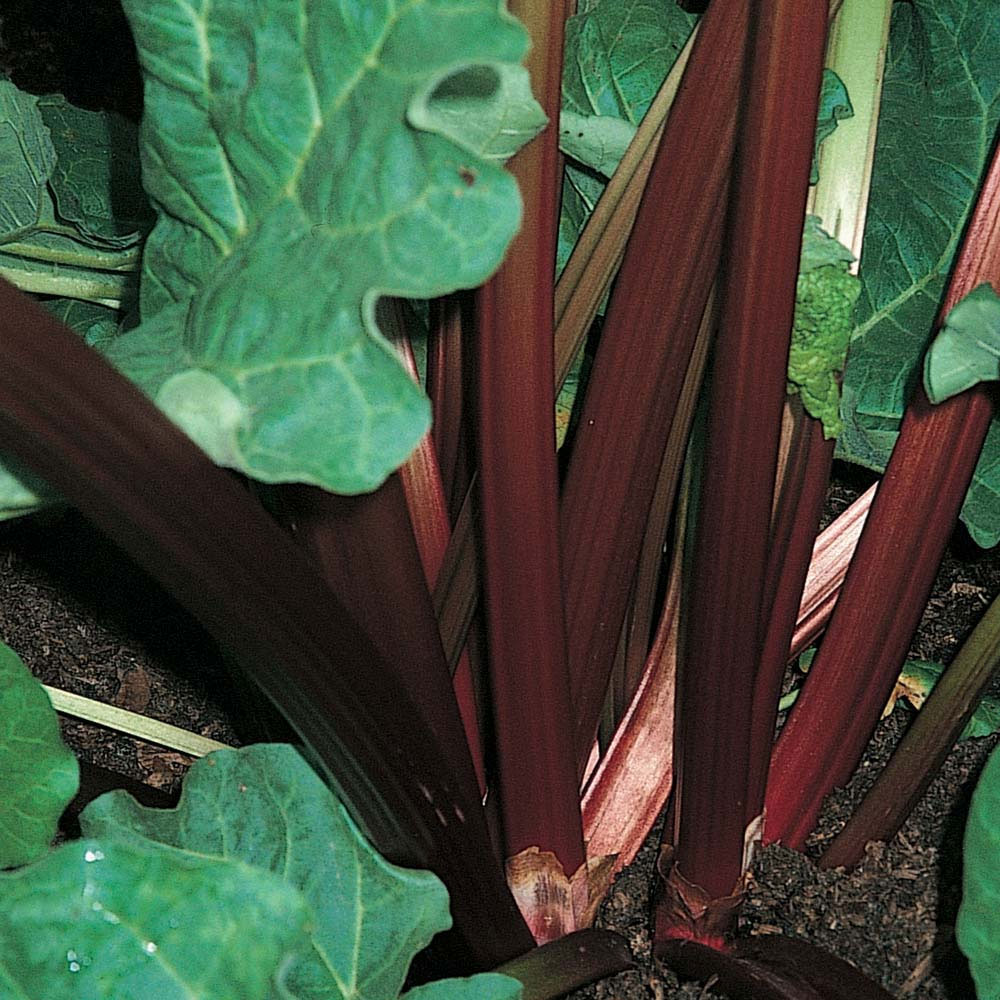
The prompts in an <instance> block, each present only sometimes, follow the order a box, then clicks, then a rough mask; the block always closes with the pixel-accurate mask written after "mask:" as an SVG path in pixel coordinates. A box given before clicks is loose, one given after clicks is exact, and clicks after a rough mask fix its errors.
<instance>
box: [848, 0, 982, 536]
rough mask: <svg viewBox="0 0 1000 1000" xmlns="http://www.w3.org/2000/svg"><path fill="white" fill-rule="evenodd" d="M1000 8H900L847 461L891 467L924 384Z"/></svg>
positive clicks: (939, 3)
mask: <svg viewBox="0 0 1000 1000" xmlns="http://www.w3.org/2000/svg"><path fill="white" fill-rule="evenodd" d="M998 13H1000V11H998V7H997V3H996V0H934V2H933V3H931V2H929V0H915V2H914V3H913V4H897V5H896V6H895V8H894V11H893V20H892V30H891V36H890V47H889V55H888V60H887V64H886V72H885V86H884V90H883V95H882V110H881V114H880V118H879V133H878V144H877V147H876V153H875V164H874V177H873V180H872V189H871V198H870V201H869V207H868V221H867V224H866V228H865V238H864V249H863V251H862V257H861V277H862V282H863V289H862V294H861V298H860V299H859V301H858V309H857V313H856V315H855V321H856V328H855V330H854V333H853V340H852V343H851V348H850V355H849V357H848V364H847V371H846V374H845V382H844V399H843V417H844V424H845V427H844V433H843V434H842V435H841V437H840V440H839V443H838V447H839V454H840V455H841V457H843V458H846V459H848V460H850V461H854V462H858V463H860V464H862V465H866V466H869V467H871V468H875V469H882V468H884V466H885V463H886V460H887V459H888V456H889V453H890V451H891V449H892V446H893V444H894V443H895V440H896V436H897V429H898V425H899V419H900V417H901V415H902V412H903V408H904V405H905V403H906V400H907V399H908V398H909V396H910V394H911V392H912V391H913V388H914V386H915V385H916V383H917V381H918V379H919V377H920V358H921V355H922V352H923V350H924V348H925V347H926V345H927V342H928V340H929V338H930V335H931V328H932V324H933V321H934V317H935V314H936V312H937V310H938V307H939V304H940V300H941V296H942V293H943V291H944V287H945V282H946V280H947V276H948V272H949V270H950V268H951V265H952V262H953V260H954V258H955V254H956V251H957V248H958V241H959V238H960V236H961V233H962V228H963V226H964V224H965V221H966V219H967V218H968V215H969V212H970V210H971V206H972V203H973V200H974V197H975V194H976V191H977V189H978V185H979V182H980V178H981V177H982V174H983V169H984V165H985V162H986V158H987V155H988V154H989V152H990V149H991V147H992V145H993V142H994V140H995V137H996V132H997V125H998V122H1000V16H998ZM998 458H1000V432H998V430H997V426H996V424H994V426H993V427H992V428H991V430H990V433H989V436H988V438H987V443H986V449H985V451H984V454H983V458H982V460H981V461H980V464H979V466H978V468H977V470H976V474H975V477H974V480H973V484H972V487H971V489H970V491H969V495H968V497H967V498H966V501H965V506H964V508H963V511H962V517H963V519H964V520H965V522H966V524H967V525H968V527H969V530H970V532H971V533H972V535H973V537H974V538H975V539H976V541H977V542H979V544H981V545H984V546H989V545H994V544H995V543H996V542H997V541H998V540H1000V461H998Z"/></svg>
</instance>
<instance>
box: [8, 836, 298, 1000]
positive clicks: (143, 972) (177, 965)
mask: <svg viewBox="0 0 1000 1000" xmlns="http://www.w3.org/2000/svg"><path fill="white" fill-rule="evenodd" d="M308 918H309V910H308V907H307V906H306V904H305V901H304V900H303V898H302V895H301V893H300V892H298V891H297V890H296V889H294V888H292V887H291V886H289V885H287V884H286V883H285V882H283V881H282V880H281V879H280V878H276V877H275V876H274V875H272V874H271V873H269V872H264V871H260V870H259V869H255V868H252V867H250V866H249V865H245V864H241V863H239V862H234V861H222V860H219V859H218V858H206V857H199V856H197V855H196V854H191V853H185V852H182V851H177V850H174V849H172V848H169V847H163V846H161V845H158V844H152V843H149V842H141V843H140V842H133V843H122V842H116V841H104V840H78V841H74V842H73V843H71V844H65V845H64V846H62V847H60V848H59V849H58V850H56V851H53V852H52V853H51V854H49V856H48V857H47V858H45V859H44V860H42V861H39V862H36V863H35V864H33V865H29V866H28V867H26V868H22V869H20V870H19V871H16V872H10V873H7V874H4V875H0V942H2V947H0V995H2V996H4V997H11V998H13V997H37V998H41V997H44V998H45V1000H152V998H155V1000H192V998H195V997H197V1000H265V998H267V997H271V996H274V995H275V994H274V993H272V988H273V983H274V981H275V976H276V974H280V970H281V969H282V966H283V965H284V964H285V963H286V960H287V959H288V958H289V957H290V955H291V953H292V952H294V951H295V950H297V949H298V948H301V947H302V944H303V941H304V926H305V923H306V921H307V919H308Z"/></svg>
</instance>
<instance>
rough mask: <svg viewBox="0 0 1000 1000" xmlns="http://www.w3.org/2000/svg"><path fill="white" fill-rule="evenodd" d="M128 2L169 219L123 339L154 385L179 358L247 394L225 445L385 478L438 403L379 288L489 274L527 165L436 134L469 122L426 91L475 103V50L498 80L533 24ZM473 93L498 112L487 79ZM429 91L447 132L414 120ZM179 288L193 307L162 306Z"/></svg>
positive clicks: (347, 482) (261, 459) (430, 292)
mask: <svg viewBox="0 0 1000 1000" xmlns="http://www.w3.org/2000/svg"><path fill="white" fill-rule="evenodd" d="M124 7H125V12H126V15H127V16H128V18H129V21H130V23H131V25H132V29H133V33H134V35H135V39H136V43H137V46H138V49H139V56H140V61H141V63H142V66H143V69H144V74H145V81H146V91H145V118H144V121H143V133H142V153H143V164H144V172H143V182H144V184H145V186H146V189H147V191H148V192H149V194H150V196H151V198H152V200H153V202H154V205H155V206H156V208H157V210H158V212H159V219H158V222H157V224H156V226H155V228H154V230H153V232H152V233H151V235H150V237H149V240H148V242H147V245H146V253H145V256H144V263H143V267H144V271H143V284H142V314H143V319H144V321H145V322H144V323H143V325H141V326H140V327H139V328H138V329H137V330H135V331H134V332H132V333H130V334H127V335H126V336H124V337H122V338H120V339H119V340H118V341H117V342H116V344H115V350H114V352H113V354H112V355H111V356H112V360H113V361H114V362H115V363H116V364H117V365H119V366H120V367H121V368H122V369H123V370H124V371H125V372H126V373H127V374H129V375H130V376H132V377H133V378H135V379H136V381H138V382H139V384H140V385H141V386H142V387H143V388H144V389H145V390H146V392H147V393H149V395H151V396H152V397H153V398H154V399H158V398H159V394H160V392H161V389H162V387H163V385H164V383H166V382H167V381H168V380H169V379H171V378H172V377H174V376H176V375H178V374H180V373H182V372H185V371H191V370H200V371H203V372H206V373H208V374H209V375H210V376H212V377H213V378H215V379H217V380H218V381H219V382H220V383H221V384H222V385H223V386H225V388H226V389H228V390H229V392H230V393H232V394H233V395H234V396H235V397H236V398H237V399H238V400H239V403H240V406H241V412H242V419H241V421H240V423H239V426H238V428H237V429H236V435H235V437H236V441H237V449H238V453H237V454H236V455H234V456H230V458H231V461H230V463H229V464H232V465H234V466H236V467H238V468H240V469H242V470H243V471H244V472H247V473H248V474H249V475H251V476H254V477H256V478H258V479H261V480H265V481H269V482H275V481H287V480H293V481H300V482H309V483H315V484H319V485H322V486H325V487H327V488H329V489H332V490H335V491H337V492H346V493H354V492H359V491H364V490H370V489H372V488H374V487H375V486H377V485H378V484H379V483H380V482H381V481H382V479H384V478H385V476H386V475H388V474H389V473H390V472H391V471H392V470H393V469H395V468H396V467H397V466H398V465H399V464H400V463H401V462H402V461H403V460H404V459H405V458H406V456H407V455H408V454H409V452H410V451H411V450H412V448H413V447H414V445H415V444H416V443H417V441H418V440H419V439H420V437H421V436H422V435H423V433H424V432H425V430H426V429H427V425H428V421H429V406H428V403H427V401H426V399H425V398H424V397H423V396H422V394H421V393H420V392H419V390H418V389H417V388H416V387H415V386H414V385H413V384H412V382H411V380H410V379H409V378H408V376H407V375H406V373H405V372H404V371H403V370H402V368H401V367H400V365H399V364H398V362H397V361H396V359H395V357H394V355H393V353H392V351H391V350H390V349H389V348H388V347H387V345H386V344H385V342H384V341H383V339H382V338H381V335H380V334H379V331H378V329H377V327H376V324H375V319H374V303H375V299H376V297H377V296H378V295H380V294H391V295H402V296H408V297H415V298H426V297H431V296H436V295H441V294H444V293H446V292H448V291H451V290H453V289H455V288H459V287H470V286H474V285H476V284H479V283H480V282H481V281H483V280H484V279H485V278H486V277H487V276H488V275H489V274H490V273H491V272H492V271H493V270H494V269H495V268H496V267H497V265H498V264H499V262H500V260H501V257H502V255H503V252H504V250H505V248H506V246H507V244H508V242H509V240H510V239H511V237H512V236H513V234H514V232H515V231H516V229H517V226H518V223H519V215H520V208H519V199H518V195H517V190H516V187H515V185H514V182H513V179H512V178H511V177H510V176H509V175H508V174H507V173H505V172H504V171H503V170H502V169H501V168H500V167H499V166H498V165H497V164H495V163H493V162H490V161H488V160H486V159H483V158H482V157H480V156H479V155H478V154H476V153H474V152H472V150H471V148H470V147H472V146H475V145H476V144H477V143H478V142H480V141H481V139H482V136H481V135H480V134H478V133H477V134H472V133H470V134H469V136H468V137H467V139H466V141H465V142H464V143H463V144H462V145H458V144H456V142H454V141H453V139H451V138H448V137H446V136H444V135H441V134H438V132H441V131H445V132H447V133H448V134H449V135H453V134H454V132H455V129H456V128H457V127H458V126H456V125H455V123H454V122H450V123H449V124H448V125H447V127H446V126H445V125H444V120H445V116H444V115H443V113H442V111H441V107H440V104H441V102H440V101H437V102H435V100H433V99H431V100H430V101H429V102H428V97H429V95H433V94H435V92H437V93H438V94H440V93H442V92H446V93H447V94H448V97H449V100H455V101H461V102H463V103H464V106H465V108H467V109H468V112H469V116H470V118H471V117H474V108H475V106H476V104H477V94H476V93H474V92H472V93H469V94H468V95H463V94H460V93H459V92H458V90H459V89H460V88H459V85H460V83H461V82H462V81H464V82H465V84H466V85H468V86H470V87H473V85H475V84H476V81H477V80H481V78H482V76H483V73H480V72H471V71H470V69H471V67H486V68H487V70H489V71H491V72H493V73H494V74H495V75H496V76H497V78H498V79H504V78H505V74H506V73H507V72H508V70H507V69H506V68H505V67H508V66H509V65H510V64H515V63H517V62H518V61H519V60H520V59H521V57H522V55H523V53H524V51H525V47H526V41H527V40H526V37H525V33H524V31H523V29H522V28H521V26H520V25H519V24H518V23H517V22H516V21H514V20H513V18H511V17H510V16H509V15H507V14H506V13H505V12H504V11H503V10H502V5H501V4H500V3H499V2H498V0H469V2H465V3H462V4H458V5H456V4H454V3H452V2H444V0H422V2H415V3H411V4H407V5H405V6H402V7H398V8H397V7H394V6H389V5H370V4H364V5H347V4H332V5H331V4H326V5H315V4H306V3H305V2H304V0H283V2H280V3H279V2H273V3H268V4H256V5H247V4H245V3H243V2H242V0H216V2H213V3H209V2H207V0H197V2H195V3H182V2H180V0H127V2H126V3H125V4H124ZM487 75H488V74H487ZM449 80H450V81H451V82H448V81H449ZM455 81H458V82H455ZM478 96H479V100H480V101H481V102H482V103H483V107H484V108H485V113H486V114H487V115H492V116H493V118H494V120H495V118H496V114H495V112H496V110H497V109H496V107H495V102H494V103H493V104H491V101H493V96H494V95H487V96H486V97H483V95H482V94H480V95H478ZM435 103H437V105H438V106H437V109H436V110H435ZM522 103H523V102H522ZM428 108H430V115H431V123H432V124H433V127H434V128H435V129H436V130H437V131H434V132H430V131H426V130H424V129H420V128H416V127H414V125H413V124H412V122H413V119H414V117H415V118H416V119H420V118H421V114H422V113H425V114H426V113H427V112H428ZM463 113H464V112H463ZM424 120H425V124H427V123H428V122H427V119H426V118H425V119H424ZM169 305H181V306H183V308H180V309H179V310H175V311H174V312H172V313H171V320H172V323H171V325H169V326H168V325H167V323H166V321H165V320H163V319H161V317H160V315H159V314H160V313H161V311H163V310H164V309H165V307H167V306H169ZM148 322H154V323H157V324H158V325H157V327H156V329H155V330H151V329H150V328H149V327H148V326H147V323H148ZM164 338H168V339H169V340H170V341H171V346H166V347H165V346H164V345H163V344H162V340H163V339H164ZM174 388H175V390H176V383H175V384H174ZM180 396H181V394H180V393H178V392H175V393H174V394H173V395H172V396H171V399H172V400H173V402H174V403H175V404H177V405H178V406H180V407H181V408H182V409H184V410H185V411H187V410H188V409H189V407H188V406H187V403H186V402H184V401H183V400H181V399H180ZM218 396H219V398H224V399H227V400H228V397H226V396H225V395H224V394H222V393H219V394H218ZM178 412H179V411H177V410H175V411H174V412H170V411H168V414H169V415H171V416H174V415H175V413H178ZM203 425H204V422H202V426H203ZM188 429H189V431H190V430H191V429H192V428H191V426H190V424H189V426H188ZM199 443H201V444H205V445H206V446H211V444H210V443H207V442H205V441H204V440H200V441H199Z"/></svg>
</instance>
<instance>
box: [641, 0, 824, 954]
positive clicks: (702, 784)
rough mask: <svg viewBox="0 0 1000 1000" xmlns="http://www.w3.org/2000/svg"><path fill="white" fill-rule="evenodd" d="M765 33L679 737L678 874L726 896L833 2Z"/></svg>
mask: <svg viewBox="0 0 1000 1000" xmlns="http://www.w3.org/2000/svg"><path fill="white" fill-rule="evenodd" d="M710 9H714V5H713V8H710ZM751 25H752V29H751V30H752V32H753V35H752V39H753V40H752V60H751V65H750V69H749V78H748V85H747V88H746V91H745V94H744V95H743V100H742V101H741V106H742V118H741V122H740V131H739V137H738V139H737V155H736V162H735V175H734V182H733V183H734V187H733V203H732V208H731V221H730V225H729V234H728V241H727V252H726V265H727V266H726V268H725V269H724V272H723V275H722V280H721V284H720V296H721V301H720V318H719V333H718V336H717V341H716V348H715V354H714V358H713V368H712V376H711V390H710V395H709V413H708V422H707V429H706V440H705V445H704V455H705V459H704V474H703V478H702V480H701V482H700V483H699V484H698V489H699V501H698V518H697V522H696V527H695V536H694V545H693V551H692V560H691V565H692V566H693V567H694V574H693V579H692V583H691V587H690V591H689V597H688V603H687V606H686V608H685V613H686V616H687V626H686V629H685V632H684V638H683V640H682V651H681V658H680V672H679V700H678V708H677V712H678V725H677V729H676V733H677V743H676V746H677V753H678V759H677V762H676V778H675V804H676V805H675V826H674V829H675V835H676V837H675V841H674V844H675V849H676V855H675V857H676V868H677V870H678V872H679V873H680V874H681V875H682V876H683V878H684V879H685V880H686V881H687V882H688V883H692V884H694V885H695V886H699V887H701V889H703V890H704V891H705V892H706V893H708V894H709V895H710V896H712V897H714V898H719V899H721V898H723V897H725V896H727V895H729V894H731V893H734V892H735V891H737V890H738V889H739V888H740V886H741V884H742V879H743V871H744V834H745V830H746V827H747V818H746V817H747V805H748V799H747V794H748V780H749V775H750V759H749V754H750V752H751V749H752V748H751V743H750V738H751V711H752V704H753V693H754V684H755V680H756V678H755V672H756V666H757V663H758V661H759V657H760V654H761V649H762V645H763V640H764V627H763V620H762V618H761V615H762V613H766V611H767V610H768V609H767V608H766V607H764V600H765V591H764V588H765V583H766V567H767V555H768V546H769V537H770V523H771V511H772V503H773V497H774V483H775V472H776V466H777V455H778V441H779V436H780V430H781V412H782V407H783V404H784V399H785V391H786V390H785V386H786V378H787V360H788V344H789V338H790V333H791V326H792V314H793V311H794V305H795V285H796V279H797V276H798V270H799V253H800V245H801V237H802V220H803V217H804V214H805V202H806V193H807V189H808V178H809V165H810V162H811V158H812V146H813V134H814V131H815V121H816V109H817V104H818V99H819V85H820V76H821V72H822V64H823V53H824V40H825V36H826V25H827V3H826V2H825V0H809V2H803V0H770V2H767V0H765V2H762V3H760V4H757V5H755V13H754V16H753V17H752V18H751ZM671 923H672V921H671V919H670V917H668V916H666V915H664V919H663V920H659V921H658V928H657V935H658V936H659V937H662V936H671V935H672V934H674V933H677V931H675V929H674V928H673V927H672V926H671Z"/></svg>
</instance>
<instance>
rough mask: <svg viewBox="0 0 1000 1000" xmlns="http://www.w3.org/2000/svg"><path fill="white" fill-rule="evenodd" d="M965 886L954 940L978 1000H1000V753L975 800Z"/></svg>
mask: <svg viewBox="0 0 1000 1000" xmlns="http://www.w3.org/2000/svg"><path fill="white" fill-rule="evenodd" d="M962 887H963V891H962V905H961V906H960V907H959V910H958V920H957V922H956V924H955V936H956V937H957V939H958V944H959V947H960V948H961V949H962V951H963V952H964V953H965V956H966V958H968V960H969V970H970V971H971V973H972V978H973V980H974V981H975V984H976V992H977V994H978V995H979V1000H1000V750H994V752H993V753H992V754H991V755H990V759H989V760H988V761H987V762H986V767H984V768H983V773H982V775H981V776H980V778H979V782H978V784H977V785H976V790H975V792H974V793H973V796H972V805H971V807H970V809H969V818H968V820H967V822H966V826H965V845H964V854H963V878H962Z"/></svg>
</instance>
